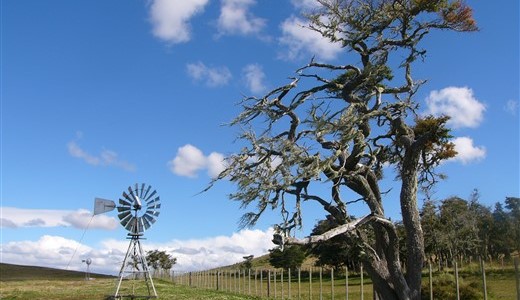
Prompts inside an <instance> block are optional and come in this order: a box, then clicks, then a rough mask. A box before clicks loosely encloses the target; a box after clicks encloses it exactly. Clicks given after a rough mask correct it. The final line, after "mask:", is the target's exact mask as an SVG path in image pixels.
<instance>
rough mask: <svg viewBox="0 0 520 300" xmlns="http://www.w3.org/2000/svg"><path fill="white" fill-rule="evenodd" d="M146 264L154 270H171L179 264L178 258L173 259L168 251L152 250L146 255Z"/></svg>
mask: <svg viewBox="0 0 520 300" xmlns="http://www.w3.org/2000/svg"><path fill="white" fill-rule="evenodd" d="M146 262H147V264H148V266H150V267H152V268H153V269H154V270H164V271H168V270H170V269H171V268H172V267H173V265H174V264H175V263H176V262H177V258H175V257H172V256H171V255H170V254H168V253H166V251H159V250H152V251H148V252H147V253H146Z"/></svg>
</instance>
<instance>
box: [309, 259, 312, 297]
mask: <svg viewBox="0 0 520 300" xmlns="http://www.w3.org/2000/svg"><path fill="white" fill-rule="evenodd" d="M309 300H312V267H310V268H309Z"/></svg>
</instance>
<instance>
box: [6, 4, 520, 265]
mask: <svg viewBox="0 0 520 300" xmlns="http://www.w3.org/2000/svg"><path fill="white" fill-rule="evenodd" d="M467 3H468V4H469V5H470V6H472V7H473V8H474V14H475V18H476V20H477V22H478V24H479V27H480V29H481V30H480V31H479V32H475V33H465V34H462V33H447V32H435V33H432V34H431V35H430V36H429V38H427V40H426V41H425V43H424V46H425V47H426V48H427V49H428V54H427V56H426V59H425V61H424V63H420V64H418V65H417V66H416V72H417V74H418V76H419V77H422V78H425V79H428V83H427V84H426V85H424V86H423V88H422V90H421V91H420V92H419V93H418V95H417V99H418V101H419V102H420V103H421V111H422V112H425V113H426V112H430V113H434V114H442V113H444V114H449V115H450V116H451V117H452V123H451V126H452V127H453V135H454V137H455V138H454V141H455V142H456V144H457V150H458V152H459V156H458V157H457V158H456V159H454V160H452V161H450V162H447V163H445V164H443V165H442V166H441V167H440V169H441V171H443V172H444V173H446V174H447V175H448V179H447V180H446V181H443V182H441V183H440V184H439V185H438V186H437V188H436V193H435V194H434V197H435V198H436V199H443V198H446V197H449V196H453V195H457V196H461V197H467V196H468V195H469V194H470V193H471V191H472V190H473V189H474V188H478V189H479V191H480V194H481V202H482V203H483V204H485V205H489V206H491V205H493V204H494V203H495V202H497V201H503V200H504V199H505V197H506V196H516V197H518V196H519V194H520V193H519V182H520V178H519V173H520V171H519V170H520V166H519V164H520V163H519V153H520V149H519V144H520V142H519V136H520V133H519V127H520V126H519V117H520V112H519V106H518V104H519V71H518V70H519V20H518V18H519V17H518V13H519V7H518V1H515V0H504V1H501V2H500V5H498V4H497V3H494V2H489V1H474V0H468V1H467ZM312 5H313V1H289V0H284V1H274V0H265V1H255V0H183V1H181V0H170V1H168V0H147V1H146V0H134V1H127V0H125V1H123V0H112V1H101V0H89V1H83V0H82V1H68V0H54V1H38V0H6V1H2V2H1V10H2V11H1V18H2V21H1V22H2V23H1V34H2V37H1V42H2V45H1V51H2V52H1V207H2V215H1V218H2V228H1V247H2V248H1V250H0V251H1V252H0V254H1V261H2V262H7V263H18V264H31V265H44V266H54V267H66V266H67V265H68V264H69V262H70V266H69V268H72V269H81V268H83V266H82V265H81V259H85V258H86V257H91V258H92V259H93V263H92V271H98V272H114V270H117V269H118V268H119V264H120V261H121V260H122V255H123V254H124V253H122V252H124V251H125V250H126V247H127V241H126V240H125V236H126V231H125V230H124V229H123V228H122V227H121V226H120V225H119V224H118V222H117V220H116V219H117V216H116V213H115V212H111V213H107V214H105V215H101V216H97V217H95V218H94V219H93V221H92V223H91V224H90V227H89V229H88V230H87V231H86V232H84V229H85V227H86V224H87V223H88V221H89V220H90V215H91V213H92V209H93V201H94V198H95V197H103V198H107V199H117V198H118V197H119V196H120V195H121V193H122V192H123V190H125V189H126V188H127V187H128V186H129V185H131V184H134V183H136V182H138V183H141V182H145V183H147V184H151V185H152V186H153V187H154V188H156V189H157V191H158V193H159V194H160V196H161V199H162V203H163V207H162V211H161V215H160V217H159V219H158V222H157V223H156V224H155V225H154V226H153V227H152V228H151V229H150V230H149V231H147V232H146V237H147V240H146V241H145V242H144V245H145V248H147V249H155V248H159V249H163V250H167V251H169V252H170V253H171V254H172V255H174V256H176V257H177V258H178V259H179V260H178V262H179V264H178V265H177V266H176V268H178V269H179V270H193V269H201V268H206V267H214V266H217V265H224V264H228V263H231V262H236V261H240V260H241V259H242V256H244V255H249V254H255V255H261V254H262V253H265V252H266V251H267V249H270V248H272V247H273V245H272V244H271V243H270V238H271V229H270V227H271V226H272V225H273V224H274V223H277V222H278V214H277V213H271V212H269V213H268V214H267V215H266V216H265V217H264V218H263V219H261V220H260V222H259V223H258V224H257V226H255V227H254V228H251V229H246V230H241V231H240V230H239V228H238V226H237V222H238V220H239V218H240V216H241V215H242V213H244V211H243V210H240V209H239V204H238V203H233V202H231V201H230V200H228V199H227V195H228V194H229V193H231V192H232V191H233V190H234V187H233V186H232V185H230V184H229V183H227V182H224V181H223V182H220V183H219V184H217V185H216V186H215V187H214V188H213V189H211V190H210V191H209V192H206V193H203V194H198V193H199V192H200V191H201V190H202V189H204V188H205V187H206V185H207V184H208V182H209V181H210V180H211V178H212V176H214V175H215V174H216V173H217V172H218V171H219V170H221V169H222V167H223V166H222V157H224V156H226V155H229V154H232V153H235V152H237V151H239V149H240V142H236V141H235V138H236V136H237V134H238V133H239V128H231V127H227V126H222V124H224V123H227V122H229V121H230V120H231V119H232V118H233V117H234V116H236V115H237V114H238V113H239V112H240V109H239V106H238V105H237V103H238V102H239V101H240V100H241V99H242V97H243V96H244V95H258V96H260V95H262V93H265V92H266V91H268V90H269V89H272V88H275V87H277V86H278V85H282V84H286V83H287V80H288V79H287V78H288V77H290V76H292V75H293V74H294V71H295V70H296V69H297V68H299V67H300V66H302V65H304V64H306V63H307V62H308V61H309V60H310V58H311V57H312V56H313V55H315V56H316V58H317V59H319V60H320V61H324V62H329V63H338V64H339V63H346V62H345V60H346V59H347V56H346V55H345V54H344V53H343V52H341V50H340V49H339V48H338V47H337V45H334V44H330V43H328V42H326V41H324V40H322V39H320V38H318V37H316V36H315V35H313V34H312V33H311V32H309V31H306V30H303V29H302V28H301V27H300V26H299V25H303V24H304V21H303V19H302V18H301V11H302V10H304V9H306V8H308V7H312ZM385 185H387V186H388V187H391V186H392V185H393V183H392V181H391V180H387V181H385ZM396 197H397V192H396V191H395V189H394V191H393V192H391V193H390V194H389V195H388V200H387V204H386V210H387V212H388V213H389V214H390V216H391V217H392V218H393V219H399V218H400V217H399V208H398V207H397V205H395V204H394V203H396V201H395V199H396ZM316 208H317V207H312V206H311V207H308V208H306V210H305V211H306V213H307V216H306V219H305V220H304V228H303V229H302V230H301V231H300V232H299V233H298V234H300V235H306V234H308V233H309V231H310V229H311V228H312V226H313V225H314V224H315V222H316V220H318V219H320V218H322V217H323V213H322V212H321V211H319V210H317V209H316ZM353 213H356V211H353ZM358 213H362V209H361V208H360V209H359V212H358ZM83 234H84V237H83V239H82V240H81V237H82V236H83ZM80 242H81V243H80ZM75 250H77V253H76V255H75V256H74V258H72V253H73V252H74V251H75ZM71 258H72V259H71Z"/></svg>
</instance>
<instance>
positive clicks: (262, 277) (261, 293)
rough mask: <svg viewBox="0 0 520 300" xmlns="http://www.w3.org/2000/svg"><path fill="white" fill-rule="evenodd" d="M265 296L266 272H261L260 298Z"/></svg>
mask: <svg viewBox="0 0 520 300" xmlns="http://www.w3.org/2000/svg"><path fill="white" fill-rule="evenodd" d="M263 296H264V270H260V298H262V297H263Z"/></svg>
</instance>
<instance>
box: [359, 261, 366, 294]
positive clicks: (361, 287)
mask: <svg viewBox="0 0 520 300" xmlns="http://www.w3.org/2000/svg"><path fill="white" fill-rule="evenodd" d="M359 269H360V276H361V284H360V289H361V300H364V299H365V290H364V289H363V263H362V264H361V266H360V267H359Z"/></svg>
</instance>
